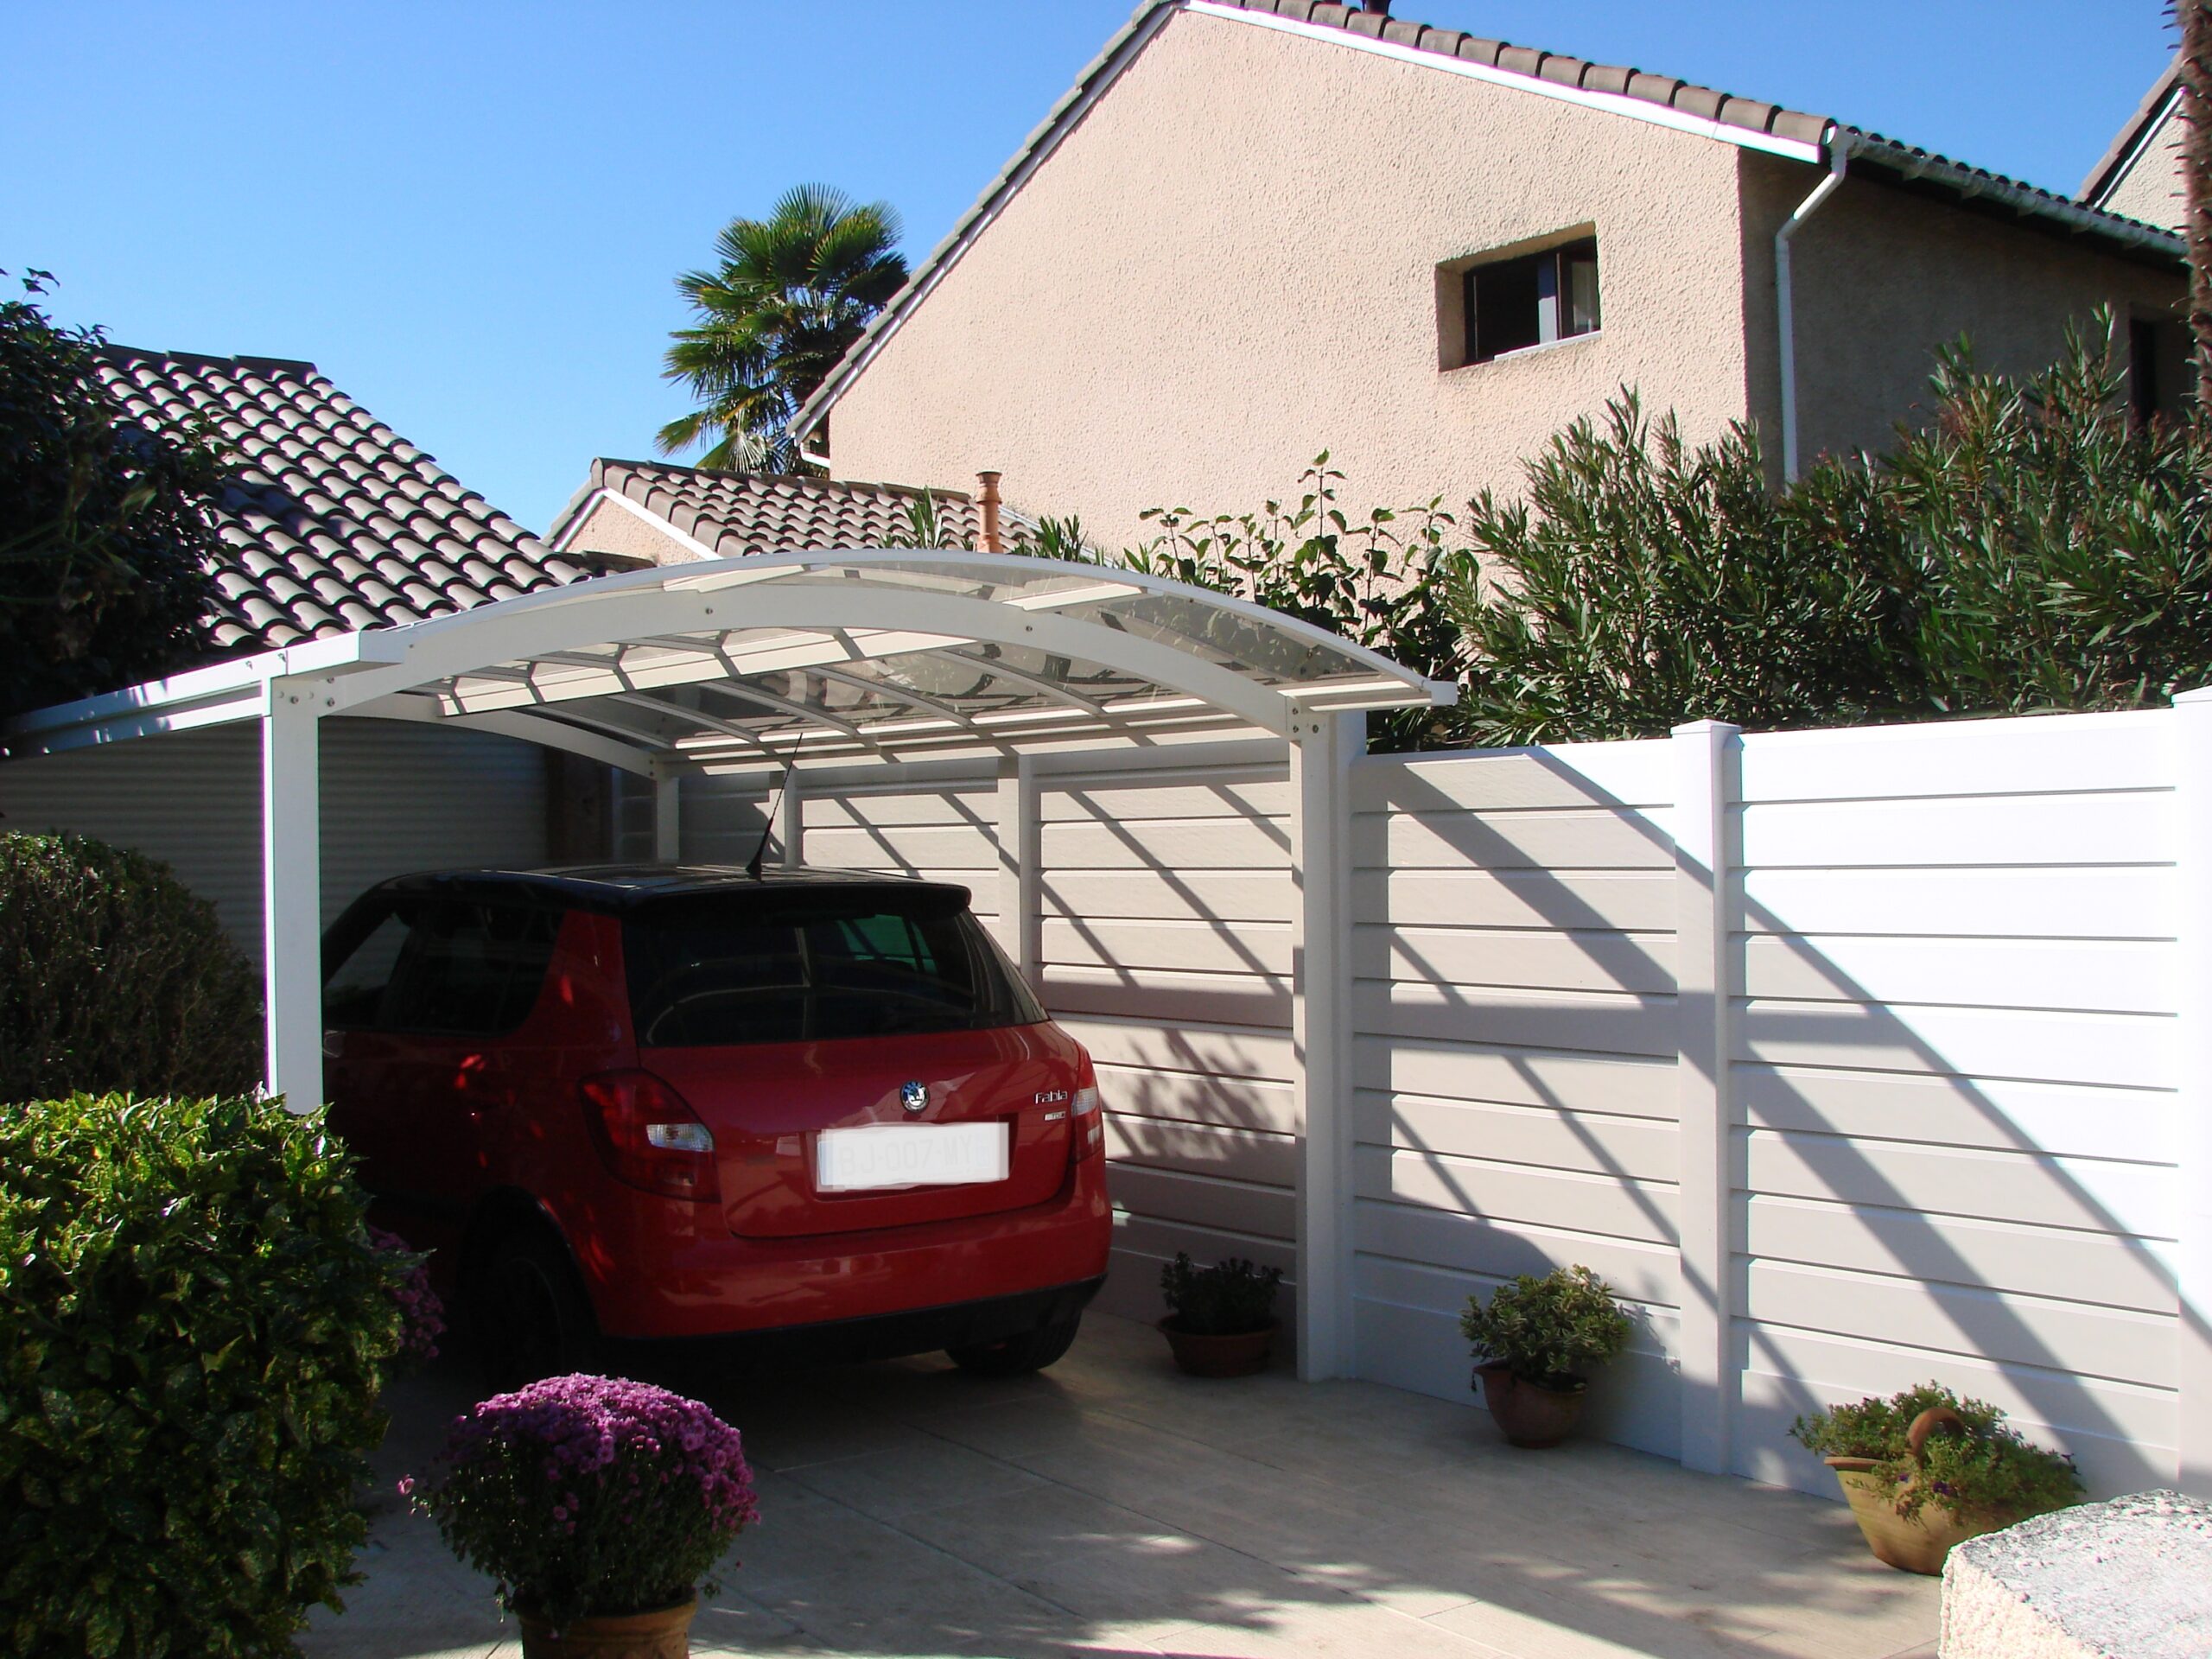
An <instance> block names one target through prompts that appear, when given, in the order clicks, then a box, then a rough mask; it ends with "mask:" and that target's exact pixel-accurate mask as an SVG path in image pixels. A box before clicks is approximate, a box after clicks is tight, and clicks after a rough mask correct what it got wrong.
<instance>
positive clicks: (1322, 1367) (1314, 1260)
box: [1290, 713, 1367, 1382]
mask: <svg viewBox="0 0 2212 1659" xmlns="http://www.w3.org/2000/svg"><path fill="white" fill-rule="evenodd" d="M1366 732H1367V716H1366V715H1363V714H1353V715H1336V714H1324V715H1308V714H1303V713H1301V714H1300V715H1299V717H1298V718H1297V720H1296V721H1294V722H1293V723H1292V726H1291V732H1290V739H1291V741H1290V785H1291V803H1292V804H1291V812H1292V817H1291V825H1292V829H1291V849H1292V850H1291V874H1292V875H1293V877H1294V880H1296V882H1297V884H1298V895H1299V902H1298V905H1297V906H1296V908H1295V909H1294V911H1293V912H1292V917H1293V919H1292V924H1291V929H1292V931H1291V960H1292V963H1293V969H1292V992H1291V1047H1292V1051H1293V1052H1294V1055H1295V1056H1296V1062H1295V1063H1296V1066H1297V1095H1298V1113H1299V1122H1300V1141H1299V1180H1298V1374H1299V1376H1300V1377H1302V1378H1304V1379H1305V1380H1306V1381H1307V1382H1318V1381H1319V1380H1321V1379H1322V1378H1325V1377H1331V1376H1352V1375H1355V1374H1356V1373H1357V1369H1358V1352H1357V1344H1356V1341H1355V1334H1354V1331H1353V1306H1352V1301H1353V1287H1352V1271H1353V1254H1354V1240H1353V1234H1352V1203H1353V1198H1354V1196H1355V1192H1354V1186H1353V1181H1352V1152H1353V1124H1352V1111H1351V1026H1352V1021H1351V763H1352V761H1353V760H1355V759H1356V758H1357V756H1358V754H1359V753H1361V751H1362V750H1363V748H1364V747H1366Z"/></svg>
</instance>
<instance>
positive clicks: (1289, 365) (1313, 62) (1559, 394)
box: [829, 11, 2180, 547]
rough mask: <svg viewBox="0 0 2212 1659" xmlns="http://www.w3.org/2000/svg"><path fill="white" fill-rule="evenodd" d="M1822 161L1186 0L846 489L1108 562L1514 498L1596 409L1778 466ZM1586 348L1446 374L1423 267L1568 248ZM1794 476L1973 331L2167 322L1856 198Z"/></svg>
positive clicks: (844, 425)
mask: <svg viewBox="0 0 2212 1659" xmlns="http://www.w3.org/2000/svg"><path fill="white" fill-rule="evenodd" d="M1821 176H1822V172H1821V168H1819V167H1816V166H1813V165H1809V164H1806V163H1802V162H1790V161H1786V160H1783V159H1782V158H1780V157H1777V156H1767V155H1764V154H1760V153H1757V152H1755V151H1751V150H1747V149H1743V148H1739V147H1738V145H1737V144H1735V143H1728V142H1723V141H1721V140H1719V139H1716V138H1713V137H1706V136H1704V135H1702V134H1699V133H1693V132H1686V131H1680V130H1673V129H1670V128H1668V127H1663V126H1660V125H1656V124H1652V123H1650V122H1649V121H1645V120H1640V119H1637V118H1630V117H1627V116H1624V115H1621V114H1618V113H1614V112H1611V111H1605V110H1600V109H1593V108H1587V107H1583V106H1580V105H1574V104H1571V103H1565V102H1560V101H1558V100H1555V99H1550V98H1547V97H1543V96H1541V95H1538V94H1536V93H1534V92H1526V91H1522V90H1521V89H1519V88H1516V87H1514V86H1501V85H1497V84H1494V83H1491V82H1486V81H1483V80H1478V79H1468V78H1465V77H1463V76H1459V75H1456V74H1452V73H1447V72H1446V71H1443V70H1440V69H1439V68H1436V67H1430V66H1427V65H1424V64H1421V63H1420V62H1417V61H1414V62H1408V61H1404V60H1397V59H1393V58H1389V57H1386V56H1382V55H1378V54H1375V53H1372V52H1368V51H1363V50H1361V49H1358V48H1357V46H1355V45H1353V44H1350V43H1338V42H1336V41H1322V40H1315V39H1313V38H1310V37H1301V36H1299V35H1289V34H1285V33H1282V32H1280V31H1277V30H1274V29H1268V28H1264V27H1258V26H1255V25H1254V24H1252V23H1249V22H1243V21H1240V20H1236V19H1230V18H1225V17H1222V16H1209V15H1205V14H1203V13H1194V12H1189V11H1179V12H1176V13H1174V14H1173V15H1172V16H1169V17H1168V18H1167V19H1166V22H1164V24H1163V25H1162V27H1161V28H1160V30H1159V32H1158V34H1157V35H1155V36H1154V38H1153V39H1152V40H1151V41H1150V42H1149V44H1147V46H1145V48H1143V50H1142V51H1141V54H1138V55H1137V57H1136V58H1135V60H1134V61H1133V62H1132V63H1131V64H1130V65H1129V66H1128V67H1127V68H1126V69H1125V70H1124V71H1123V72H1122V74H1121V76H1120V77H1119V79H1116V80H1115V81H1114V82H1113V83H1112V84H1111V85H1110V86H1108V87H1107V88H1106V90H1105V91H1104V92H1103V94H1102V95H1101V96H1100V97H1099V98H1098V99H1097V100H1096V102H1095V103H1094V104H1093V105H1091V107H1090V110H1089V111H1088V112H1087V113H1086V114H1085V115H1084V117H1083V118H1082V120H1081V122H1080V124H1077V126H1076V127H1075V128H1074V130H1072V131H1071V132H1070V133H1069V134H1068V135H1067V136H1066V137H1065V139H1064V140H1063V141H1062V143H1060V145H1059V147H1058V149H1056V150H1054V151H1053V152H1052V154H1051V155H1050V156H1048V157H1047V158H1046V160H1045V161H1044V162H1043V163H1042V164H1041V165H1040V166H1039V168H1037V170H1036V171H1035V172H1034V173H1033V175H1031V176H1030V177H1029V178H1028V180H1027V182H1026V183H1024V184H1023V185H1022V186H1021V187H1020V189H1019V190H1018V191H1016V192H1015V193H1014V194H1013V196H1012V197H1011V199H1010V200H1008V201H1007V203H1006V204H1005V206H1004V207H1002V209H1001V211H1000V213H999V214H998V217H997V218H996V219H995V220H994V221H992V222H991V223H990V224H989V225H988V226H986V227H985V228H984V229H983V230H982V232H981V233H980V234H979V235H978V236H977V237H976V239H975V240H974V241H973V242H972V243H971V244H970V245H969V246H968V247H967V249H966V250H965V251H964V252H963V253H962V254H961V255H960V256H959V257H958V258H957V262H956V263H955V264H953V265H952V266H951V268H950V270H948V271H947V272H946V273H945V274H944V277H943V279H942V280H941V281H940V282H939V283H938V285H937V286H936V287H935V289H933V290H932V291H931V292H930V293H929V294H928V295H926V296H925V297H924V298H923V299H922V300H921V301H920V302H919V303H918V304H917V305H916V306H914V307H913V308H912V309H911V310H910V311H909V312H907V313H906V315H905V317H904V320H903V321H901V322H900V324H899V327H897V328H896V329H895V331H893V333H892V334H890V336H889V338H888V340H887V341H886V342H885V343H884V344H883V345H882V346H881V347H880V350H879V351H878V352H877V353H876V355H875V356H874V359H873V360H872V361H870V362H868V365H866V366H865V367H864V368H863V369H862V370H861V372H859V374H858V376H857V378H855V379H854V380H853V381H852V383H851V384H850V385H849V386H848V387H847V388H846V389H845V391H843V393H842V396H841V397H839V399H838V400H837V402H836V404H835V414H834V417H833V418H832V420H831V421H830V423H829V429H830V436H829V460H830V467H831V471H832V473H833V474H835V475H836V476H837V477H840V478H905V479H925V480H932V479H934V480H942V479H951V478H964V477H966V476H968V475H969V474H974V473H976V472H977V471H979V470H982V469H983V468H987V467H988V468H994V469H996V470H999V471H1001V472H1002V473H1003V474H1005V482H1004V486H1003V487H1004V489H1005V492H1006V496H1007V500H1008V501H1009V502H1011V503H1013V504H1014V505H1016V506H1018V507H1020V509H1022V510H1024V511H1025V512H1031V513H1066V512H1078V513H1080V514H1081V516H1082V518H1083V521H1084V528H1085V530H1086V532H1087V533H1089V534H1090V537H1092V538H1093V539H1094V540H1095V541H1096V542H1098V543H1103V544H1104V545H1107V546H1109V547H1116V546H1120V545H1124V544H1127V543H1131V542H1134V541H1137V540H1141V539H1143V538H1144V537H1146V536H1147V535H1148V534H1151V533H1153V531H1152V530H1151V527H1149V526H1147V525H1146V524H1143V523H1142V522H1141V519H1140V518H1139V514H1140V513H1141V511H1142V510H1143V509H1144V508H1146V507H1149V506H1189V507H1192V508H1197V509H1199V510H1201V511H1220V510H1231V511H1243V510H1247V509H1252V508H1256V507H1257V506H1258V505H1260V504H1261V503H1262V501H1264V500H1266V499H1269V498H1271V497H1272V498H1278V499H1280V498H1283V497H1286V496H1294V495H1295V494H1296V493H1297V488H1298V478H1299V474H1300V470H1301V469H1302V468H1303V467H1304V466H1305V465H1306V462H1307V461H1309V460H1310V459H1311V458H1312V457H1313V455H1314V454H1316V453H1317V452H1318V451H1319V450H1321V449H1322V448H1327V449H1328V450H1329V451H1330V453H1331V457H1332V464H1333V465H1334V466H1336V467H1339V468H1341V469H1342V470H1343V471H1344V473H1345V474H1347V475H1348V478H1347V482H1346V484H1345V486H1344V498H1345V503H1346V505H1348V506H1351V507H1352V508H1354V509H1362V508H1364V507H1365V506H1367V505H1391V506H1404V505H1408V504H1411V503H1414V502H1419V501H1422V500H1426V499H1428V498H1429V497H1430V496H1432V495H1434V494H1438V493H1441V494H1442V495H1443V496H1444V497H1445V499H1446V504H1447V505H1457V504H1458V503H1459V502H1461V501H1463V500H1464V499H1465V498H1466V497H1468V496H1469V495H1471V494H1472V493H1474V492H1476V491H1477V490H1478V489H1480V488H1483V487H1484V486H1491V487H1497V488H1499V489H1501V490H1503V491H1506V492H1509V493H1510V492H1512V491H1514V490H1516V489H1517V488H1518V487H1519V486H1520V484H1521V481H1522V475H1523V474H1522V467H1523V463H1524V461H1525V460H1526V458H1527V457H1529V455H1531V454H1535V453H1536V452H1537V451H1538V450H1540V449H1541V447H1542V446H1543V445H1544V443H1545V442H1546V441H1547V440H1548V438H1549V437H1550V436H1551V435H1553V433H1554V432H1555V431H1557V430H1558V429H1560V427H1562V426H1564V425H1566V424H1567V423H1568V422H1570V421H1572V420H1573V419H1574V418H1575V417H1576V416H1581V415H1584V414H1589V413H1593V412H1595V411H1597V410H1599V408H1600V407H1601V406H1602V404H1604V402H1605V398H1606V397H1608V396H1609V395H1611V393H1612V392H1613V391H1615V390H1616V389H1617V388H1618V387H1620V386H1622V385H1630V386H1633V387H1636V388H1637V389H1638V390H1639V391H1640V392H1641V393H1642V394H1643V399H1644V403H1645V406H1646V407H1647V409H1649V410H1653V411H1655V412H1656V411H1659V410H1673V411H1675V413H1676V414H1677V415H1678V416H1680V418H1681V423H1682V426H1683V429H1684V431H1685V433H1686V434H1687V435H1688V436H1689V437H1691V438H1692V439H1693V440H1700V439H1705V438H1709V437H1711V436H1713V435H1717V434H1718V433H1719V431H1720V430H1721V429H1723V428H1724V427H1725V426H1726V423H1728V422H1730V421H1732V420H1737V419H1743V418H1747V417H1749V418H1755V419H1757V420H1758V422H1759V423H1760V424H1761V425H1762V427H1763V428H1764V429H1765V432H1766V435H1767V438H1768V444H1769V448H1770V453H1771V454H1772V457H1773V464H1774V466H1775V467H1776V469H1777V475H1778V473H1779V467H1780V459H1781V442H1780V435H1779V430H1778V423H1779V416H1780V370H1779V349H1778V346H1777V337H1776V313H1777V307H1776V301H1775V295H1774V255H1773V235H1774V232H1775V231H1776V229H1777V228H1778V226H1780V225H1781V224H1782V222H1783V219H1785V218H1786V217H1787V215H1788V214H1789V211H1790V210H1791V208H1792V207H1795V206H1796V203H1797V202H1798V201H1800V200H1802V199H1803V197H1804V196H1805V195H1806V194H1807V193H1808V192H1809V191H1810V190H1811V189H1812V188H1814V186H1815V185H1816V184H1817V183H1818V182H1819V181H1820V180H1821ZM1581 226H1587V227H1591V228H1593V229H1594V231H1595V233H1596V236H1597V239H1598V250H1599V273H1600V275H1599V286H1600V289H1601V295H1602V303H1603V315H1604V321H1603V327H1601V329H1600V330H1599V333H1597V334H1594V335H1588V336H1584V337H1582V338H1580V339H1575V340H1567V341H1563V342H1560V343H1559V344H1557V345H1554V346H1546V347H1542V348H1540V349H1537V350H1534V351H1530V352H1528V353H1521V354H1516V355H1514V356H1512V357H1510V358H1504V359H1498V360H1497V361H1493V362H1490V363H1486V364H1479V365H1470V366H1465V367H1458V368H1450V367H1442V366H1440V319H1439V310H1440V304H1443V303H1445V301H1446V295H1447V294H1450V295H1453V296H1454V297H1453V299H1452V303H1454V304H1456V297H1455V293H1456V290H1455V289H1452V286H1451V285H1450V283H1449V280H1448V278H1440V275H1439V268H1440V266H1446V265H1448V264H1449V263H1450V262H1452V261H1454V260H1457V259H1460V258H1463V257H1466V256H1470V255H1474V254H1479V253H1484V252H1490V251H1511V250H1513V249H1514V248H1515V247H1516V245H1519V244H1522V243H1524V242H1528V241H1530V240H1534V239H1540V238H1554V239H1556V238H1559V236H1560V233H1561V232H1568V231H1570V230H1572V229H1573V228H1575V227H1581ZM1796 266H1797V281H1798V289H1797V294H1798V301H1797V303H1798V315H1799V319H1800V327H1799V333H1798V350H1799V353H1800V361H1801V388H1802V391H1801V397H1800V400H1799V407H1800V414H1801V419H1802V435H1803V440H1804V442H1803V454H1805V455H1807V456H1808V457H1809V456H1810V455H1812V454H1815V453H1817V452H1818V451H1819V450H1820V449H1821V448H1847V447H1856V446H1862V445H1873V446H1878V445H1880V444H1881V443H1883V442H1885V440H1886V439H1887V437H1888V436H1889V435H1890V432H1891V427H1892V425H1893V423H1895V422H1896V421H1897V419H1898V418H1900V417H1901V416H1904V415H1905V414H1906V413H1907V411H1908V410H1909V409H1910V406H1911V405H1912V404H1914V403H1915V402H1916V401H1917V400H1920V399H1921V398H1922V397H1923V392H1924V389H1925V385H1926V381H1927V377H1928V372H1929V367H1930V365H1931V353H1932V351H1933V349H1934V348H1935V347H1936V346H1937V345H1938V344H1940V343H1941V342H1942V341H1944V340H1948V339H1950V338H1952V337H1955V335H1957V334H1959V333H1961V331H1966V330H1970V331H1971V332H1972V333H1973V334H1974V337H1975V340H1976V344H1977V346H1980V348H1981V352H1982V355H1983V358H1984V360H1985V361H1987V362H1989V363H1991V364H1993V365H1997V366H2003V367H2009V368H2022V369H2024V368H2032V367H2035V366H2037V365H2041V364H2043V363H2046V362H2048V361H2050V359H2051V357H2052V356H2053V355H2054V354H2055V353H2056V349H2057V346H2058V343H2059V340H2060V335H2061V331H2062V329H2063V325H2064V323H2065V321H2066V320H2067V319H2068V318H2069V316H2077V315H2087V314H2088V312H2089V311H2090V310H2091V309H2092V308H2094V306H2095V305H2097V304H2098V303H2100V302H2109V303H2113V304H2114V305H2115V306H2116V307H2118V308H2120V309H2121V310H2122V311H2123V312H2124V311H2125V310H2126V308H2128V307H2130V306H2144V307H2156V308H2163V307H2164V306H2165V305H2167V304H2168V303H2169V302H2171V300H2173V299H2174V298H2175V297H2177V296H2178V294H2179V292H2180V280H2179V278H2178V277H2168V276H2166V275H2164V273H2161V272H2159V271H2157V270H2152V269H2149V268H2147V267H2145V266H2142V265H2139V264H2131V263H2129V262H2127V261H2126V260H2124V259H2121V258H2120V257H2114V256H2112V255H2109V254H2106V253H2102V252H2099V251H2094V248H2093V247H2092V246H2090V245H2088V244H2086V243H2084V242H2083V241H2082V239H2080V238H2073V239H2069V238H2063V237H2059V236H2053V235H2050V234H2046V233H2042V232H2035V231H2031V230H2024V229H2019V228H2016V227H2014V226H2011V225H2007V224H2004V223H2000V222H1999V221H1996V220H1993V219H1987V218H1985V217H1982V216H1979V215H1976V214H1974V213H1968V212H1966V211H1964V210H1961V209H1960V208H1958V207H1951V206H1947V205H1944V204H1942V203H1940V202H1935V201H1930V200H1924V199H1923V198H1920V197H1918V196H1916V195H1914V194H1910V193H1909V192H1907V191H1904V190H1903V189H1899V188H1894V187H1890V186H1884V185H1880V184H1877V183H1873V182H1871V181H1849V182H1847V184H1846V185H1845V187H1844V188H1842V189H1841V190H1840V191H1839V192H1838V193H1837V194H1836V195H1835V196H1834V198H1833V199H1832V200H1830V201H1829V202H1828V204H1827V206H1826V207H1823V208H1822V209H1821V213H1820V214H1819V215H1818V216H1817V217H1816V218H1815V219H1814V220H1813V221H1812V222H1811V223H1810V224H1809V225H1808V226H1807V228H1806V230H1805V231H1804V232H1802V235H1801V237H1800V238H1799V241H1798V244H1797V248H1796Z"/></svg>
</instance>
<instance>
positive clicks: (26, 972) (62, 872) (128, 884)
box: [0, 834, 262, 1101]
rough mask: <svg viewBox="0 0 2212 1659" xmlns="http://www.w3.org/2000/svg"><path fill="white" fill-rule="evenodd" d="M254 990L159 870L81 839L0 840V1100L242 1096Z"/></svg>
mask: <svg viewBox="0 0 2212 1659" xmlns="http://www.w3.org/2000/svg"><path fill="white" fill-rule="evenodd" d="M261 1062H262V1020H261V990H260V985H259V982H258V981H257V979H256V977H255V976H254V972H253V970H252V969H251V968H250V967H248V966H247V964H246V961H245V957H242V956H240V955H239V954H238V947H237V946H236V945H234V944H232V943H231V942H230V940H229V939H228V938H226V937H225V935H224V933H223V931H222V929H221V927H220V926H219V925H218V924H217V922H216V920H215V912H214V910H213V907H212V906H209V905H208V904H207V902H206V901H205V900H203V899H197V898H195V897H194V896H193V894H192V893H190V892H188V890H187V889H186V888H185V887H184V886H183V885H182V884H181V882H179V881H178V880H176V878H175V876H174V875H172V874H170V873H169V871H168V867H167V866H166V865H163V864H158V863H156V862H155V861H153V860H152V859H150V858H147V857H145V856H143V855H141V854H138V853H132V852H125V851H124V850H123V849H119V848H115V847H110V846H108V845H106V844H105V842H98V841H93V840H91V839H89V838H87V837H86V836H73V835H60V836H29V835H5V834H0V1101H13V1100H39V1099H47V1098H52V1097H56V1096H64V1095H67V1094H69V1093H71V1092H73V1091H75V1090H92V1091H99V1090H124V1091H127V1092H129V1093H132V1094H137V1095H146V1096H153V1095H193V1096H212V1095H227V1094H240V1093H244V1092H245V1091H246V1090H249V1089H251V1087H252V1086H253V1084H254V1083H255V1082H256V1081H257V1079H258V1078H259V1077H260V1075H261Z"/></svg>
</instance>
